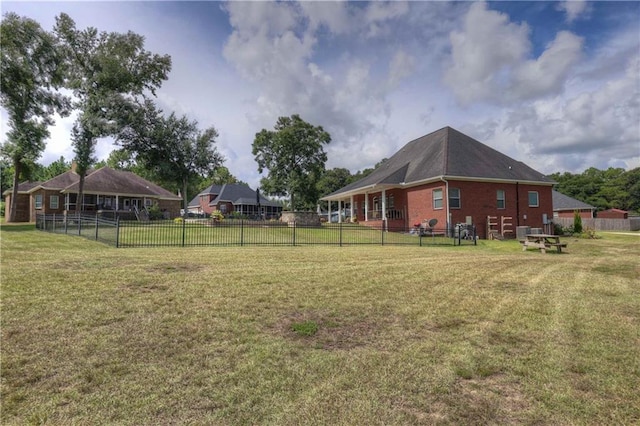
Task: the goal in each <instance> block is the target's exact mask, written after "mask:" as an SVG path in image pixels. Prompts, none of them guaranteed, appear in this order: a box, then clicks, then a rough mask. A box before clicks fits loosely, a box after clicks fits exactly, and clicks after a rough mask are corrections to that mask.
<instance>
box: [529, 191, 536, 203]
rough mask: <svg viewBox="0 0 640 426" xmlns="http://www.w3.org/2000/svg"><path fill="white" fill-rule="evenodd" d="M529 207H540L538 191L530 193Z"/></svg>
mask: <svg viewBox="0 0 640 426" xmlns="http://www.w3.org/2000/svg"><path fill="white" fill-rule="evenodd" d="M529 207H538V192H537V191H529Z"/></svg>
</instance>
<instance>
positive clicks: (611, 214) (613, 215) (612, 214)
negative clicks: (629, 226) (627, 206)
mask: <svg viewBox="0 0 640 426" xmlns="http://www.w3.org/2000/svg"><path fill="white" fill-rule="evenodd" d="M598 219H629V212H628V211H626V210H620V209H609V210H603V211H601V212H598Z"/></svg>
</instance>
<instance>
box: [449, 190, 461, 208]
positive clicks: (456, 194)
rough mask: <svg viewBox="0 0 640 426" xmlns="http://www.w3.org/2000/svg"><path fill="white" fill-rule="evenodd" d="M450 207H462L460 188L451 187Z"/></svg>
mask: <svg viewBox="0 0 640 426" xmlns="http://www.w3.org/2000/svg"><path fill="white" fill-rule="evenodd" d="M449 208H452V209H459V208H460V190H459V189H458V188H449Z"/></svg>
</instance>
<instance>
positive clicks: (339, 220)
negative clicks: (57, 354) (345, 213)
mask: <svg viewBox="0 0 640 426" xmlns="http://www.w3.org/2000/svg"><path fill="white" fill-rule="evenodd" d="M338 223H342V200H338Z"/></svg>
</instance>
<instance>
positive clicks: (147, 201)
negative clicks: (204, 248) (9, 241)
mask: <svg viewBox="0 0 640 426" xmlns="http://www.w3.org/2000/svg"><path fill="white" fill-rule="evenodd" d="M79 182H80V176H79V175H78V174H77V173H76V172H75V167H73V166H72V169H71V170H69V171H67V172H65V173H62V174H60V175H58V176H56V177H54V178H53V179H49V180H48V181H46V182H24V183H21V184H19V185H18V206H17V208H16V222H34V221H35V218H36V214H41V213H43V214H66V213H75V212H76V211H77V210H79V209H77V207H78V206H77V205H78V186H79ZM12 191H13V189H9V190H7V191H5V192H4V194H3V195H4V196H5V216H6V217H7V218H9V213H10V211H9V209H10V208H11V196H12ZM83 193H84V196H83V205H82V210H83V211H85V212H88V213H98V212H100V213H105V214H109V215H117V214H121V213H124V212H132V211H135V210H136V209H138V210H141V209H143V208H144V207H150V206H152V205H154V204H157V205H158V207H159V208H160V209H161V210H162V211H164V212H165V215H166V216H167V217H169V218H171V217H175V216H179V214H180V203H181V202H182V198H181V197H179V196H176V195H175V194H173V193H171V192H169V191H167V190H166V189H164V188H161V187H160V186H158V185H156V184H155V183H152V182H149V181H148V180H146V179H143V178H141V177H140V176H138V175H136V174H134V173H131V172H127V171H122V170H114V169H111V168H109V167H102V168H100V169H97V170H91V171H89V172H88V173H87V175H86V176H85V179H84V189H83Z"/></svg>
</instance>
